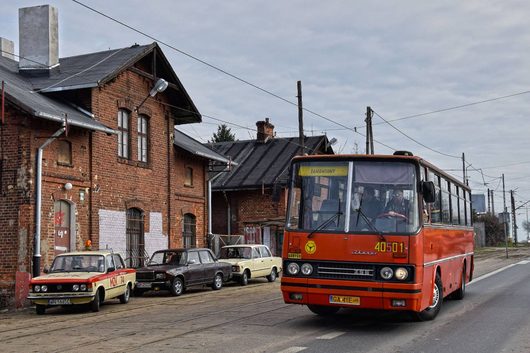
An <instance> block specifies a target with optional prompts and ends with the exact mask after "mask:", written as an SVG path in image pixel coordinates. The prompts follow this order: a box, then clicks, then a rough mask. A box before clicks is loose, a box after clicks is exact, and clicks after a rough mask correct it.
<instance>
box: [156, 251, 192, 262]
mask: <svg viewBox="0 0 530 353" xmlns="http://www.w3.org/2000/svg"><path fill="white" fill-rule="evenodd" d="M185 264H186V252H185V251H174V250H171V251H157V252H155V253H154V254H153V256H151V260H149V265H150V266H156V265H185Z"/></svg>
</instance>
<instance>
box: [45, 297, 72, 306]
mask: <svg viewBox="0 0 530 353" xmlns="http://www.w3.org/2000/svg"><path fill="white" fill-rule="evenodd" d="M71 304H72V302H70V298H64V299H49V300H48V305H71Z"/></svg>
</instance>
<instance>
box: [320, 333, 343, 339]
mask: <svg viewBox="0 0 530 353" xmlns="http://www.w3.org/2000/svg"><path fill="white" fill-rule="evenodd" d="M344 333H345V332H340V331H336V332H330V333H327V334H325V335H322V336H320V337H317V340H332V339H334V338H335V337H339V336H341V335H344Z"/></svg>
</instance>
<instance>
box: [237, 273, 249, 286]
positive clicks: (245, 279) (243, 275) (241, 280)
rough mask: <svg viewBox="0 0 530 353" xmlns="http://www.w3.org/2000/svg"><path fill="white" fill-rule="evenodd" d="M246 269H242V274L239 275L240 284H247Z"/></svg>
mask: <svg viewBox="0 0 530 353" xmlns="http://www.w3.org/2000/svg"><path fill="white" fill-rule="evenodd" d="M248 274H249V272H248V270H245V271H243V274H242V275H241V278H240V279H239V283H240V284H241V285H242V286H246V285H247V284H248V277H249V276H248Z"/></svg>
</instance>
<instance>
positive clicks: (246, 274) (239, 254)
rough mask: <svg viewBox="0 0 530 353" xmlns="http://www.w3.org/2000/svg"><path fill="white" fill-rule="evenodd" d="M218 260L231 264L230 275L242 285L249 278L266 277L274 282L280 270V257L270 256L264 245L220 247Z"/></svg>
mask: <svg viewBox="0 0 530 353" xmlns="http://www.w3.org/2000/svg"><path fill="white" fill-rule="evenodd" d="M220 260H222V261H224V262H229V263H231V264H232V276H233V278H234V280H237V281H239V283H241V285H242V286H245V285H247V284H248V280H249V279H250V278H256V277H267V279H268V280H269V282H274V281H275V280H276V278H277V277H278V274H279V273H280V272H282V259H281V257H277V256H272V253H271V251H270V250H269V248H268V247H267V246H266V245H261V244H256V245H250V244H244V245H228V246H223V247H222V248H221V257H220Z"/></svg>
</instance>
